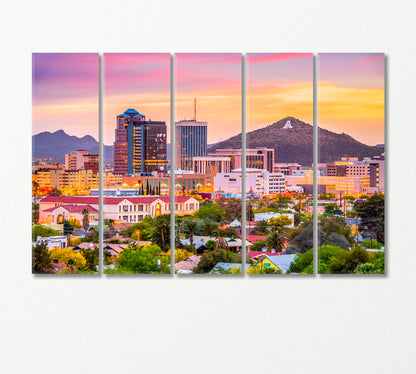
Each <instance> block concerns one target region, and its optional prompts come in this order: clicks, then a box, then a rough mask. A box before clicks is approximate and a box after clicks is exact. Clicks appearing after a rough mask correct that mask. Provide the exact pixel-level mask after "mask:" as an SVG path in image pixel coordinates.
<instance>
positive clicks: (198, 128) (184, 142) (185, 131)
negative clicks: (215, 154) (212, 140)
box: [175, 119, 208, 170]
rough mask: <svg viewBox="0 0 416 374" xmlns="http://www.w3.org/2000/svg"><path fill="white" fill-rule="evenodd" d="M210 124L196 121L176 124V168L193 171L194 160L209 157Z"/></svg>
mask: <svg viewBox="0 0 416 374" xmlns="http://www.w3.org/2000/svg"><path fill="white" fill-rule="evenodd" d="M207 126H208V122H200V121H197V120H196V119H193V120H183V121H179V122H175V143H176V150H175V151H176V152H175V168H176V169H182V170H193V164H192V158H193V157H201V156H206V155H207Z"/></svg>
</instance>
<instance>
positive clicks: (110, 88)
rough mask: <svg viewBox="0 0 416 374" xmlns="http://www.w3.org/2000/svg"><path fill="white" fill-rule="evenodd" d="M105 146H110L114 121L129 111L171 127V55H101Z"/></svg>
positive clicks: (114, 125)
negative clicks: (133, 110) (102, 61)
mask: <svg viewBox="0 0 416 374" xmlns="http://www.w3.org/2000/svg"><path fill="white" fill-rule="evenodd" d="M103 64H104V68H103V69H104V83H103V85H104V144H106V145H112V144H113V142H114V134H115V133H114V130H115V129H116V118H117V116H118V115H119V114H121V113H123V112H125V111H126V110H127V109H129V108H134V109H136V110H137V111H138V112H139V113H141V114H144V115H145V116H146V119H151V120H153V121H165V122H166V126H167V129H168V139H169V133H170V131H169V125H170V54H169V53H104V63H103Z"/></svg>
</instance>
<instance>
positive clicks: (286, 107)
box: [246, 53, 313, 132]
mask: <svg viewBox="0 0 416 374" xmlns="http://www.w3.org/2000/svg"><path fill="white" fill-rule="evenodd" d="M246 69H247V70H246V71H247V75H246V86H247V106H246V107H247V132H249V131H253V130H256V129H258V128H261V127H265V126H267V125H270V124H272V123H274V122H276V121H279V120H281V119H282V118H284V117H289V116H290V117H295V118H298V119H300V120H301V121H303V122H306V123H309V124H310V125H312V124H313V55H312V53H248V54H247V60H246Z"/></svg>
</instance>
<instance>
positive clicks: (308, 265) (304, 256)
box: [288, 249, 313, 274]
mask: <svg viewBox="0 0 416 374" xmlns="http://www.w3.org/2000/svg"><path fill="white" fill-rule="evenodd" d="M288 273H305V274H313V249H310V250H308V251H306V252H305V253H298V254H297V255H296V256H295V259H294V260H293V262H292V263H291V264H290V266H289V270H288Z"/></svg>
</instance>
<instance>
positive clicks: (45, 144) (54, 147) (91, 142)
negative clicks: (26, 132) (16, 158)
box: [32, 130, 114, 162]
mask: <svg viewBox="0 0 416 374" xmlns="http://www.w3.org/2000/svg"><path fill="white" fill-rule="evenodd" d="M98 147H99V146H98V142H97V140H95V139H94V138H93V137H92V136H90V135H85V136H83V137H82V138H79V137H77V136H73V135H68V134H67V133H65V131H63V130H58V131H56V132H52V133H51V132H49V131H45V132H41V133H39V134H36V135H33V136H32V149H33V153H32V157H33V159H36V158H52V159H53V160H55V161H59V162H64V160H65V154H66V153H69V152H71V151H76V150H77V149H86V150H87V151H88V152H90V153H92V154H98ZM113 153H114V152H113V146H108V145H104V155H105V159H106V160H107V159H110V160H112V158H113Z"/></svg>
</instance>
